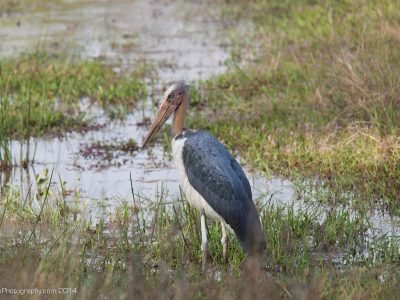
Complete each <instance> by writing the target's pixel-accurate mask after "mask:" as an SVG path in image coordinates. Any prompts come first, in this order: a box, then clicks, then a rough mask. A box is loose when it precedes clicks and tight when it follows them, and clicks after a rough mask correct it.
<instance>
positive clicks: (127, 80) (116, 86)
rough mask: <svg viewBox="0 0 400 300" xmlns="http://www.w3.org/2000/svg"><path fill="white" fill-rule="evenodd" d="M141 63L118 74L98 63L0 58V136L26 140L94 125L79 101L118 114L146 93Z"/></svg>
mask: <svg viewBox="0 0 400 300" xmlns="http://www.w3.org/2000/svg"><path fill="white" fill-rule="evenodd" d="M145 71H146V69H145V67H143V66H142V67H138V68H137V69H136V70H133V71H132V72H131V73H130V74H119V75H118V74H117V73H115V72H114V71H113V69H112V67H110V66H106V65H104V64H103V63H102V62H101V61H98V60H93V61H73V60H71V59H68V58H66V57H59V56H55V55H48V54H44V53H34V54H29V55H25V56H22V57H18V58H6V59H2V60H0V99H1V105H0V120H1V121H0V136H1V137H2V139H5V138H9V137H13V138H26V137H29V136H40V135H43V134H48V133H52V134H54V133H55V134H62V133H63V132H66V131H71V130H84V129H86V127H88V126H90V125H92V121H93V120H91V119H90V117H88V115H87V114H88V111H87V109H86V108H84V107H83V106H81V104H82V99H83V98H86V100H87V101H88V102H89V103H93V104H94V103H95V104H98V105H100V106H101V107H102V108H103V109H104V110H105V111H106V112H108V113H109V115H110V116H112V117H118V116H121V115H123V114H124V113H126V112H128V111H129V110H130V109H132V108H133V107H134V105H135V104H136V102H137V101H138V100H139V99H142V98H144V97H145V85H144V80H143V77H144V74H145Z"/></svg>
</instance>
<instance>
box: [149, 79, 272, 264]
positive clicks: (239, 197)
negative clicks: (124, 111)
mask: <svg viewBox="0 0 400 300" xmlns="http://www.w3.org/2000/svg"><path fill="white" fill-rule="evenodd" d="M188 105H189V94H188V87H187V86H186V85H185V84H184V83H183V82H178V83H176V84H173V85H172V86H170V87H169V88H168V89H167V90H166V91H165V94H164V97H163V99H162V101H161V103H160V106H159V110H158V112H157V115H156V116H155V118H154V121H153V122H152V124H151V125H150V128H149V130H148V132H147V134H146V136H145V138H144V140H143V144H142V149H143V148H144V147H145V146H146V145H147V143H148V142H149V141H150V140H151V139H152V138H153V137H154V136H155V135H156V134H157V132H158V131H159V130H160V128H161V127H162V126H163V125H164V123H165V122H166V121H167V119H168V118H169V117H170V116H171V115H172V114H174V120H173V123H172V133H173V135H174V138H173V140H172V154H173V157H174V161H175V165H176V167H177V169H178V173H179V175H180V179H181V183H182V188H183V191H184V193H185V195H186V198H187V199H188V201H189V203H190V204H191V205H192V206H194V207H195V208H197V209H198V210H199V212H200V215H201V222H200V223H201V239H202V241H201V251H202V266H203V270H204V269H205V264H206V250H207V228H206V215H208V216H210V217H212V218H214V219H216V220H218V221H220V223H221V227H222V239H221V243H222V249H223V258H224V260H225V261H226V260H227V232H226V228H228V229H230V230H231V231H233V232H234V233H235V235H236V237H237V239H238V240H239V242H240V245H241V247H242V249H243V250H244V251H245V253H246V254H249V255H259V254H261V253H262V251H263V250H264V249H265V238H264V234H263V232H262V229H261V223H260V219H259V215H258V213H257V210H256V207H255V205H254V202H253V200H252V194H251V187H250V184H249V181H248V180H247V178H246V175H245V174H244V172H243V170H242V168H241V167H240V165H239V164H238V162H237V161H236V160H235V159H234V158H233V157H232V155H231V154H230V153H229V152H228V150H227V149H226V148H225V147H224V146H223V145H222V144H221V143H220V142H219V141H218V140H217V139H216V138H215V137H214V136H213V135H211V134H210V133H208V132H206V131H201V130H193V129H186V128H185V127H184V124H185V115H186V110H187V108H188Z"/></svg>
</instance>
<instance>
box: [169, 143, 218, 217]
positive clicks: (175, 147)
mask: <svg viewBox="0 0 400 300" xmlns="http://www.w3.org/2000/svg"><path fill="white" fill-rule="evenodd" d="M185 140H186V139H185V138H182V139H178V140H175V139H173V140H172V155H173V157H174V161H175V165H176V168H177V169H178V173H179V176H180V179H181V184H182V188H183V191H184V192H185V195H186V198H187V200H188V201H189V203H190V204H191V205H193V206H194V207H196V208H197V209H198V210H199V211H200V213H201V212H203V211H204V212H205V214H206V215H208V216H210V217H212V218H214V219H217V220H219V221H223V222H224V223H225V221H224V220H223V219H222V217H221V216H220V215H219V214H218V213H217V212H216V211H215V210H214V209H213V208H212V207H211V206H210V205H209V204H208V203H207V201H206V200H205V199H204V198H203V197H202V196H201V195H200V194H199V193H198V192H197V191H196V190H195V189H194V188H193V187H192V185H191V184H190V182H189V179H188V177H187V175H186V170H185V166H184V164H183V157H182V150H183V145H184V144H185Z"/></svg>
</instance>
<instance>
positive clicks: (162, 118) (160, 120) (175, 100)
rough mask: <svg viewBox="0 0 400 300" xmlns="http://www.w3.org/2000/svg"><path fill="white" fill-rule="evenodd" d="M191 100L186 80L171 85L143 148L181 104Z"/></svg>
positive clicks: (183, 104)
mask: <svg viewBox="0 0 400 300" xmlns="http://www.w3.org/2000/svg"><path fill="white" fill-rule="evenodd" d="M188 102H189V95H188V86H187V85H186V84H185V83H184V82H178V83H175V84H173V85H171V86H170V87H169V88H168V89H167V90H166V91H165V93H164V97H163V99H162V101H161V103H160V106H159V108H158V112H157V114H156V117H155V118H154V120H153V122H152V123H151V125H150V128H149V130H148V131H147V134H146V137H145V138H144V140H143V143H142V149H143V148H144V147H145V146H146V145H147V143H148V142H149V141H150V140H151V139H152V138H153V137H154V136H155V135H156V134H157V132H158V131H159V130H160V129H161V127H162V126H163V125H164V124H165V122H166V121H167V120H168V118H169V117H170V116H171V115H172V113H174V112H175V111H177V110H178V108H180V107H181V106H185V107H186V105H187V104H188Z"/></svg>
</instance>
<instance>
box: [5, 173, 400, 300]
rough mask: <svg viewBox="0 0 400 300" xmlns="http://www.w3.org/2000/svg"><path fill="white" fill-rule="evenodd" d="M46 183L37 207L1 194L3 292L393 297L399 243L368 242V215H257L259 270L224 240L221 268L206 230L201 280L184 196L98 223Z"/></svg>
mask: <svg viewBox="0 0 400 300" xmlns="http://www.w3.org/2000/svg"><path fill="white" fill-rule="evenodd" d="M48 180H49V178H48V179H47V181H46V182H48ZM46 182H45V183H44V184H43V185H44V189H43V193H41V194H40V196H36V197H35V198H33V197H30V196H28V197H24V196H22V195H20V194H19V192H18V191H16V190H14V189H12V188H9V189H8V190H4V194H3V196H2V206H1V210H0V233H1V236H2V238H1V240H0V251H1V252H0V253H1V255H0V262H1V263H0V275H1V276H0V284H1V286H2V287H9V288H11V287H13V288H53V287H54V288H56V289H58V288H59V287H67V288H72V289H74V288H76V294H75V293H72V292H71V294H70V295H71V296H73V297H74V298H82V299H83V298H87V297H97V296H102V297H106V296H108V297H121V296H122V297H132V296H136V297H149V298H158V297H161V296H166V295H168V297H174V298H184V299H187V298H195V299H205V298H210V297H218V298H221V297H229V298H231V297H235V298H244V299H250V298H251V299H254V297H256V298H259V299H265V297H266V296H267V295H269V296H270V297H272V298H274V299H275V298H278V297H285V298H292V297H295V298H301V297H305V298H310V297H315V298H323V297H324V298H331V297H339V298H342V297H350V298H365V297H368V298H370V297H374V298H380V297H385V296H387V297H391V296H393V295H395V292H396V290H398V288H399V280H398V279H399V272H398V269H397V267H396V262H397V263H398V262H399V259H400V254H399V250H398V249H399V248H398V247H399V240H398V239H397V238H392V237H389V236H379V237H376V238H371V237H369V236H368V235H367V234H366V232H367V230H368V229H369V225H368V222H367V221H366V218H365V216H363V215H360V216H357V217H355V216H351V215H350V214H349V212H348V211H347V210H343V209H332V210H329V211H322V212H321V211H318V210H317V209H316V208H313V207H305V208H304V209H300V210H298V209H294V207H293V206H291V205H289V206H287V207H276V206H274V205H272V204H267V205H264V206H262V207H260V212H261V217H262V225H263V227H264V231H265V233H266V234H267V240H268V242H267V250H266V252H265V255H264V257H263V258H262V260H261V261H260V262H259V263H258V264H254V262H252V261H246V260H244V256H243V253H242V252H241V250H240V247H239V245H238V243H237V241H236V240H235V239H234V237H233V236H232V235H230V236H229V243H228V245H229V251H228V253H229V264H227V265H225V264H224V263H223V262H222V257H221V256H222V249H221V245H220V239H221V232H220V228H219V225H218V223H216V222H209V223H208V235H209V248H208V251H209V257H208V261H209V266H208V270H207V272H206V273H205V274H202V272H201V263H200V261H201V253H200V243H201V242H200V236H199V232H200V224H199V216H198V214H197V212H196V211H194V210H192V209H191V208H190V207H189V206H188V204H187V201H186V200H185V199H184V198H183V197H179V198H178V199H176V201H175V202H174V204H173V205H172V204H168V203H166V202H165V193H163V192H162V191H161V192H160V193H159V194H158V195H156V196H155V198H153V199H146V198H143V197H141V196H140V195H137V194H133V199H129V200H128V202H126V203H122V204H120V205H119V206H118V207H116V208H115V210H114V212H112V213H111V215H110V214H109V213H105V214H104V217H105V219H102V218H100V219H98V220H97V222H94V221H92V220H90V219H87V218H84V217H83V216H82V215H81V211H82V208H81V207H80V208H79V207H78V206H79V205H80V204H79V203H81V202H82V199H80V197H79V194H78V193H75V196H74V197H75V198H74V197H70V196H65V193H63V188H62V186H60V187H56V186H54V185H52V187H51V188H49V186H50V185H48V183H46ZM21 198H22V199H21ZM104 220H106V221H104ZM10 270H11V271H12V272H10ZM56 296H57V295H56ZM64 296H65V295H58V297H60V298H61V297H64Z"/></svg>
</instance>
